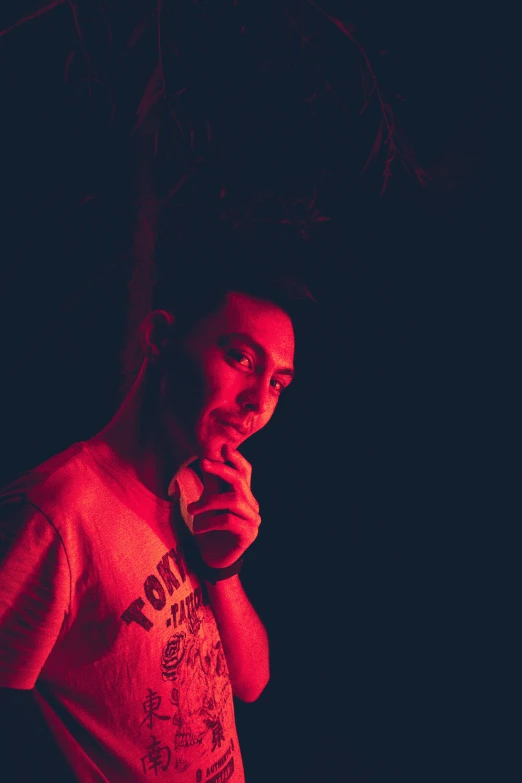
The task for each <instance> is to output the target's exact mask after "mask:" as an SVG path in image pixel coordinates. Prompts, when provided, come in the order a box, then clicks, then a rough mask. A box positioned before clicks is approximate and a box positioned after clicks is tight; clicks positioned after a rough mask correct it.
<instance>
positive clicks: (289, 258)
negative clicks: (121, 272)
mask: <svg viewBox="0 0 522 783" xmlns="http://www.w3.org/2000/svg"><path fill="white" fill-rule="evenodd" d="M299 260H300V259H299V253H298V252H296V248H295V247H292V246H282V245H281V244H280V243H278V244H277V245H276V244H275V243H273V242H272V243H271V242H266V241H260V240H259V239H256V240H255V241H254V240H253V239H252V238H246V237H242V236H240V235H232V236H228V237H226V238H223V236H222V235H221V236H218V237H217V238H216V237H215V236H212V237H211V236H203V237H201V238H199V239H198V240H197V241H194V240H193V241H191V242H190V243H188V242H185V243H183V242H178V243H176V245H175V246H173V247H172V246H170V247H169V244H168V243H167V242H161V240H160V241H159V242H158V244H157V246H156V253H155V259H154V263H153V264H151V266H150V268H148V269H145V268H144V267H143V265H141V266H140V267H136V268H135V269H134V272H133V275H132V278H131V281H130V284H129V334H128V339H127V343H126V345H125V347H124V349H123V352H122V375H123V379H122V380H123V384H122V387H121V393H122V395H125V394H126V393H127V392H128V391H129V390H130V388H131V386H132V384H133V383H134V380H135V379H136V377H137V375H138V372H139V369H140V367H141V363H142V360H143V356H142V354H141V350H140V348H139V342H138V327H139V324H140V323H141V321H142V320H143V318H144V317H145V316H146V315H147V313H149V312H151V311H152V310H156V309H160V310H167V311H169V312H172V313H173V315H174V317H175V319H176V321H175V324H176V325H175V330H176V334H177V336H178V337H180V338H183V337H186V336H187V335H188V334H190V332H191V331H192V330H193V328H194V327H195V326H196V325H197V324H198V323H200V322H201V321H202V320H203V319H204V318H205V317H206V316H207V315H210V314H211V313H214V312H216V311H217V310H219V308H220V307H221V306H222V305H223V304H224V301H225V298H226V295H227V293H229V292H230V291H237V292H238V293H244V294H249V295H251V296H254V297H256V298H258V299H263V300H266V301H269V302H272V303H274V304H276V305H278V306H279V307H280V308H281V309H282V310H284V311H285V312H286V313H288V315H289V316H290V318H291V319H292V322H293V324H294V329H295V331H296V334H297V335H298V334H299V332H300V330H301V328H302V327H303V325H304V324H305V323H306V322H307V321H309V320H310V318H311V317H312V311H313V310H314V309H315V307H314V305H316V304H317V300H316V299H315V298H314V296H313V294H312V293H311V291H310V289H309V288H308V286H307V284H306V282H305V281H304V279H303V277H302V275H301V274H300V271H299Z"/></svg>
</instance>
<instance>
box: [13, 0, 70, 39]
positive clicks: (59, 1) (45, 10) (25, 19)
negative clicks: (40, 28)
mask: <svg viewBox="0 0 522 783" xmlns="http://www.w3.org/2000/svg"><path fill="white" fill-rule="evenodd" d="M67 1H68V0H54V2H53V3H51V4H50V5H47V6H45V8H40V9H39V10H38V11H35V12H34V14H29V16H24V17H23V18H22V19H18V21H17V22H15V23H14V24H12V25H11V26H10V27H6V28H5V30H0V38H1V37H2V36H3V35H7V33H10V32H12V30H16V28H17V27H21V26H22V25H23V24H25V23H26V22H31V21H32V20H33V19H37V18H38V17H39V16H43V15H44V14H47V13H48V12H49V11H52V10H53V9H54V8H56V7H57V6H59V5H63V4H64V3H65V2H67Z"/></svg>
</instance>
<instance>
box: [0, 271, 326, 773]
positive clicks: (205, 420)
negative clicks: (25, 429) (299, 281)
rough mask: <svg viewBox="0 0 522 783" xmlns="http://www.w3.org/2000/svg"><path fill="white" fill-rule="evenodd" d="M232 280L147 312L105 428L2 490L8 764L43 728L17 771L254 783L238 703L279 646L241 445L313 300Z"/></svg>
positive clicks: (2, 679) (276, 392) (285, 376)
mask: <svg viewBox="0 0 522 783" xmlns="http://www.w3.org/2000/svg"><path fill="white" fill-rule="evenodd" d="M218 271H219V274H218V275H217V276H215V279H213V281H212V282H211V284H210V285H209V286H208V287H207V288H206V290H205V293H204V294H203V293H201V295H198V289H197V287H196V286H195V285H194V281H195V279H196V277H193V279H192V283H191V284H189V283H187V282H185V288H183V285H178V286H177V293H176V295H177V299H176V296H173V297H172V301H173V302H177V304H174V305H173V306H172V307H165V308H156V309H154V310H152V311H151V312H150V313H149V314H148V315H147V316H146V318H145V319H144V320H143V322H142V324H141V328H140V345H141V349H142V352H143V362H142V365H141V369H140V370H139V374H138V376H137V378H136V380H135V382H134V384H133V386H132V388H131V390H130V391H129V393H128V394H127V396H126V397H125V399H124V401H123V403H122V405H121V407H120V408H119V410H118V411H117V413H116V415H115V416H114V418H113V419H112V420H111V421H110V422H109V424H107V426H106V427H105V428H104V429H102V431H101V432H99V433H98V434H97V435H95V436H94V437H92V438H91V439H89V440H87V441H85V442H81V443H76V444H74V445H73V446H71V447H70V448H69V449H67V450H66V451H65V452H62V453H61V454H58V455H57V456H55V457H53V458H51V459H50V460H48V461H47V462H45V463H44V464H43V465H41V466H40V467H38V468H36V469H35V470H33V471H31V472H29V473H28V474H26V475H24V476H22V477H21V478H19V479H18V480H17V481H15V482H14V483H13V484H12V485H11V486H10V487H8V488H7V489H6V490H5V491H4V492H3V495H2V498H1V502H0V517H1V523H2V527H1V531H2V532H1V538H0V686H1V692H2V697H1V698H2V704H1V705H0V706H1V707H2V714H3V715H4V717H5V715H6V712H8V714H9V720H8V721H7V724H8V731H10V734H9V733H7V734H6V733H4V734H3V739H4V741H5V740H6V737H9V739H8V740H7V742H8V744H9V747H7V748H4V758H5V752H7V751H11V752H12V750H13V748H12V745H11V743H18V745H19V747H24V748H25V747H28V748H29V747H31V742H32V741H34V739H35V734H37V733H38V734H39V735H40V736H41V737H43V738H45V739H44V741H42V742H40V750H39V753H42V754H45V757H44V756H42V757H40V756H39V755H38V754H36V753H35V752H34V750H33V752H32V753H24V754H23V756H20V755H17V756H16V760H15V768H14V774H13V775H12V777H11V778H10V779H12V780H26V779H27V780H29V779H32V775H34V774H35V770H39V772H40V773H41V774H43V778H44V779H46V780H59V779H61V778H60V777H59V774H60V773H59V771H58V770H59V765H60V764H61V768H62V769H61V772H62V774H64V775H65V774H70V775H71V779H76V780H80V781H82V783H83V781H89V782H90V781H110V783H113V782H114V783H116V781H118V782H119V781H126V783H129V782H130V781H137V780H142V779H145V778H146V777H147V775H148V776H149V777H150V776H151V775H153V776H154V777H158V778H163V779H164V780H166V781H168V780H172V781H180V783H188V782H189V781H190V782H191V783H201V782H203V783H209V782H210V781H212V782H213V783H216V782H217V781H218V780H219V781H228V780H231V781H232V783H242V781H244V771H243V764H242V760H241V753H240V749H239V745H238V738H237V733H236V728H235V721H234V707H233V698H232V695H234V696H236V697H237V698H239V699H241V700H242V701H245V702H252V701H254V700H255V699H257V698H258V697H259V695H260V694H261V693H262V691H263V689H264V688H265V686H266V684H267V682H268V679H269V653H268V640H267V634H266V631H265V629H264V627H263V625H262V623H261V621H260V619H259V617H258V616H257V614H256V612H255V610H254V608H253V607H252V605H251V603H250V601H249V600H248V598H247V596H246V594H245V592H244V590H243V587H242V585H241V581H240V577H239V570H240V568H241V564H242V562H243V555H244V553H245V551H246V550H247V549H248V547H249V546H250V545H251V544H252V542H253V541H254V540H255V538H256V536H257V533H258V528H259V524H260V521H261V517H260V514H259V506H258V504H257V501H256V499H255V498H254V496H253V494H252V490H251V466H250V464H249V463H248V462H247V460H246V459H245V458H244V457H243V456H242V455H241V453H240V451H239V450H238V447H239V446H240V445H241V443H243V442H244V441H245V440H246V439H247V438H248V437H250V436H251V435H253V434H254V433H255V432H257V431H258V430H260V429H261V428H262V427H264V426H265V425H266V424H267V423H268V421H269V420H270V419H271V417H272V414H273V413H274V410H275V408H276V405H277V403H278V400H279V398H280V395H281V394H282V393H284V390H285V389H286V388H287V387H288V385H289V384H290V382H291V380H292V376H293V372H294V328H293V323H292V318H291V316H290V315H289V312H290V311H291V308H292V300H295V299H296V298H297V299H299V298H311V297H310V295H309V294H308V292H307V291H306V289H305V287H304V286H302V287H301V292H300V293H299V290H298V288H299V286H297V288H296V286H295V285H294V293H291V292H290V293H289V289H288V285H287V286H286V287H285V286H282V285H280V284H278V283H276V284H274V283H273V282H270V281H268V279H263V275H262V274H261V275H257V276H256V275H254V276H250V278H249V275H248V274H247V275H246V276H245V275H244V274H243V273H241V274H238V273H237V270H235V271H233V272H231V274H230V275H227V274H226V273H225V272H224V271H221V270H218ZM296 291H297V294H296ZM191 292H192V293H191ZM303 292H304V293H303ZM163 296H164V297H166V298H167V299H168V298H169V296H168V290H166V289H165V287H164V288H163ZM42 718H43V720H42ZM28 721H32V722H31V723H28ZM7 724H6V725H7ZM28 726H30V727H32V728H31V732H32V736H31V737H28V736H27V728H28ZM49 729H50V732H49ZM46 732H47V734H46ZM55 748H56V754H54V749H55ZM54 764H56V766H53V767H52V768H51V766H52V765H54ZM31 765H33V766H31ZM46 765H47V766H46Z"/></svg>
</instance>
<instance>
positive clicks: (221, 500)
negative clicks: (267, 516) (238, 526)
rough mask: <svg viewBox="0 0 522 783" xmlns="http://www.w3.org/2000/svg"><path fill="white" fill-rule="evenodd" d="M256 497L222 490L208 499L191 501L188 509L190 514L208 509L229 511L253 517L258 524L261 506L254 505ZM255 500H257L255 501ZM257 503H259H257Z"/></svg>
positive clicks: (246, 517)
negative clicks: (247, 496) (249, 497)
mask: <svg viewBox="0 0 522 783" xmlns="http://www.w3.org/2000/svg"><path fill="white" fill-rule="evenodd" d="M252 501H254V498H251V500H250V502H249V499H248V498H246V497H244V496H241V495H238V494H237V493H236V492H222V493H221V494H220V495H211V496H210V497H209V498H208V499H207V500H204V501H200V500H197V501H195V502H194V503H189V504H188V506H187V511H188V512H189V514H192V515H194V516H195V515H197V514H203V513H205V512H207V511H229V512H231V513H232V514H236V515H237V516H239V517H242V518H243V519H251V518H252V519H253V520H254V521H255V522H256V524H259V523H258V522H257V518H259V521H261V519H260V517H259V507H257V508H256V507H255V506H254V505H252ZM254 502H255V501H254ZM256 505H257V504H256Z"/></svg>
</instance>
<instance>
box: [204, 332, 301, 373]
mask: <svg viewBox="0 0 522 783" xmlns="http://www.w3.org/2000/svg"><path fill="white" fill-rule="evenodd" d="M231 340H241V342H244V343H246V344H247V345H249V346H250V347H251V348H252V350H254V351H255V352H256V353H257V354H258V355H260V356H262V357H263V358H264V359H266V358H267V356H268V353H267V351H266V350H265V348H263V346H262V345H261V343H258V342H257V340H254V338H253V337H251V336H250V335H249V334H247V333H246V332H229V333H228V334H224V335H223V336H222V337H220V338H219V340H218V343H219V344H220V345H226V344H228V343H229V342H230V341H231ZM276 375H288V376H290V378H293V377H294V375H295V370H294V368H293V367H280V368H279V369H278V370H276Z"/></svg>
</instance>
